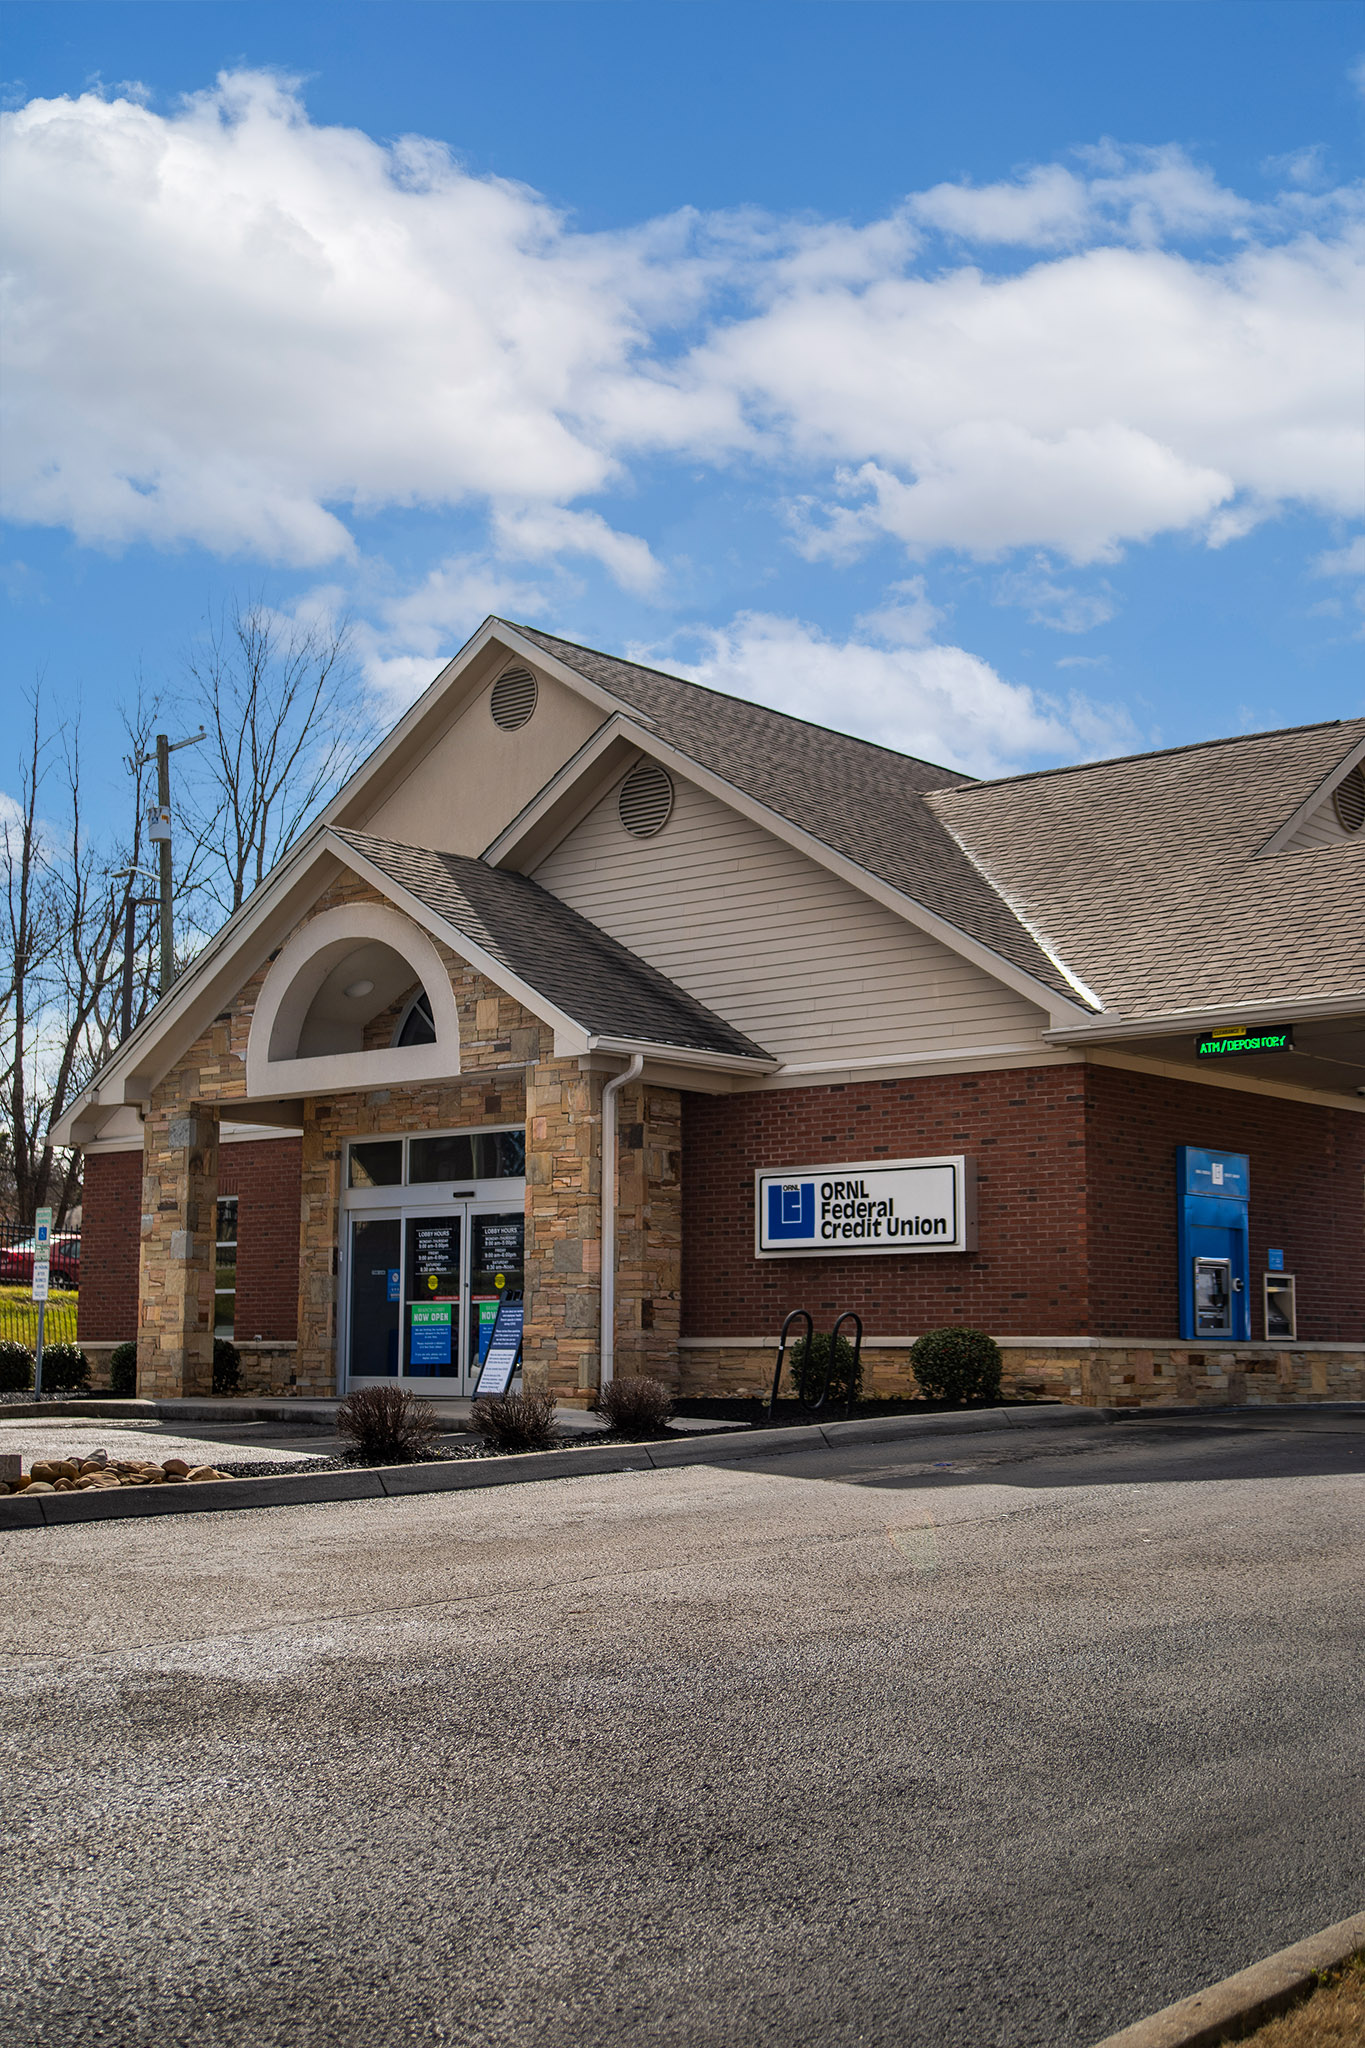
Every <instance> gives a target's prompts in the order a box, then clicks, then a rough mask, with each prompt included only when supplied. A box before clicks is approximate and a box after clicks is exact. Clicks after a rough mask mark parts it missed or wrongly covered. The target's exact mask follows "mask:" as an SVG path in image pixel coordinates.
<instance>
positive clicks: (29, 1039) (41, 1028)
mask: <svg viewBox="0 0 1365 2048" xmlns="http://www.w3.org/2000/svg"><path fill="white" fill-rule="evenodd" d="M187 667H188V671H189V676H190V679H191V682H192V684H193V689H194V695H195V698H196V699H197V704H196V707H195V708H197V709H202V712H203V714H204V722H205V725H206V726H207V728H208V733H209V746H206V747H205V748H204V749H203V750H202V753H203V754H205V755H207V756H208V758H207V759H204V760H202V761H200V760H194V761H193V763H192V764H191V760H190V758H189V757H186V756H182V757H181V759H182V760H183V761H184V762H185V773H184V784H183V787H184V788H185V790H186V792H187V794H186V796H185V797H184V798H183V799H182V800H180V801H177V802H175V804H174V812H175V817H176V834H175V856H176V857H175V916H176V932H175V955H176V961H177V965H178V966H179V967H181V968H183V967H184V966H186V965H188V963H189V961H190V960H191V959H192V958H193V956H194V954H195V952H196V951H197V950H198V948H199V946H200V945H201V944H202V943H203V941H204V939H205V938H206V937H208V936H209V935H210V934H211V933H212V932H213V931H214V930H216V928H217V926H218V925H219V924H220V923H221V921H222V919H223V917H224V916H225V915H229V914H230V913H231V912H232V911H234V910H236V909H237V908H238V907H239V906H240V905H241V903H242V901H243V899H244V898H245V897H246V896H247V895H248V894H249V893H250V891H251V890H252V889H254V888H255V887H256V886H257V885H258V884H259V883H260V882H261V881H262V880H263V879H264V877H265V875H266V874H267V873H268V872H269V870H270V869H271V868H272V867H273V866H274V864H275V862H276V861H277V860H278V859H279V857H280V855H281V854H282V853H283V852H284V851H285V849H286V847H287V846H288V845H289V843H290V841H291V840H292V839H294V838H295V837H296V836H297V834H298V832H299V830H300V829H301V827H302V826H303V825H304V824H305V823H306V821H307V819H308V818H309V817H310V816H311V815H312V813H313V812H314V811H315V810H317V809H318V807H319V806H320V805H321V804H322V803H323V802H324V801H325V800H326V799H327V798H328V797H330V796H331V795H332V794H333V792H334V791H335V790H336V789H337V788H338V787H339V786H340V784H341V783H342V782H343V781H344V780H345V778H346V776H347V775H348V774H349V773H350V771H351V769H352V767H353V766H354V764H355V761H356V759H357V757H358V754H359V752H360V744H359V735H360V734H361V732H362V730H363V721H362V717H361V705H360V699H359V692H358V690H357V687H356V682H355V677H354V674H353V671H352V667H351V662H350V658H349V649H348V644H347V633H346V629H345V627H344V626H342V627H340V628H336V629H331V628H326V629H325V628H322V627H306V626H299V625H295V624H291V623H290V622H288V621H287V620H286V621H281V620H280V619H278V618H277V617H276V616H275V614H273V613H272V612H270V611H269V610H268V609H267V608H266V607H265V606H264V605H263V604H262V603H260V602H259V601H258V602H253V603H250V604H248V605H246V606H245V607H243V606H241V605H238V606H234V607H233V608H232V609H231V610H230V611H229V612H228V613H227V614H226V615H225V616H224V617H223V618H222V619H221V620H220V621H219V623H218V626H217V628H216V629H214V630H211V631H210V633H209V634H208V636H207V637H206V640H205V642H204V643H203V645H202V646H201V647H200V648H199V649H197V650H196V652H195V653H194V654H193V655H192V656H191V657H190V658H189V659H188V661H187ZM29 702H30V712H31V716H30V718H29V720H28V721H27V724H26V737H25V742H24V745H25V754H24V759H23V762H22V764H21V768H20V783H19V794H18V797H17V798H15V799H6V798H3V797H0V1103H3V1123H4V1125H5V1126H6V1128H5V1129H4V1130H3V1131H0V1204H3V1205H4V1206H6V1207H8V1208H9V1209H10V1210H11V1211H12V1212H13V1214H14V1216H15V1217H16V1218H17V1219H18V1220H19V1221H21V1222H24V1223H31V1222H32V1220H33V1212H34V1210H35V1208H37V1207H39V1206H40V1205H42V1204H44V1203H47V1202H51V1204H52V1205H53V1207H54V1209H56V1210H57V1211H58V1214H59V1220H60V1219H61V1218H64V1217H65V1215H66V1214H67V1213H69V1211H70V1209H71V1208H72V1206H74V1203H75V1202H76V1201H77V1200H78V1199H79V1192H80V1180H79V1155H78V1154H75V1153H72V1152H69V1151H65V1150H63V1149H62V1148H61V1147H58V1146H55V1145H54V1144H53V1141H52V1135H51V1133H52V1126H53V1124H54V1123H55V1121H56V1119H57V1118H58V1117H59V1116H60V1115H61V1114H62V1112H63V1111H64V1110H65V1109H66V1108H67V1107H68V1105H69V1104H70V1103H71V1101H72V1100H73V1099H74V1097H75V1096H76V1095H77V1094H78V1093H79V1091H80V1090H81V1088H83V1087H84V1086H85V1084H86V1082H87V1081H88V1080H89V1079H90V1077H91V1076H92V1074H94V1073H96V1072H97V1071H98V1070H99V1068H100V1067H101V1066H103V1064H104V1063H105V1061H106V1060H107V1059H108V1058H109V1055H110V1053H111V1052H112V1051H113V1049H114V1048H115V1046H116V1045H117V1044H118V1042H119V1039H120V1037H121V1035H122V1007H123V1005H122V998H123V984H124V975H125V936H126V931H127V927H126V919H127V917H128V914H129V910H130V908H131V910H132V913H133V924H132V941H133V943H132V948H131V963H130V964H131V1004H130V1010H131V1017H130V1021H131V1023H132V1025H133V1027H134V1028H135V1027H136V1026H137V1024H138V1023H140V1022H141V1020H142V1018H143V1017H144V1016H145V1015H146V1014H147V1012H148V1011H149V1010H150V1009H151V1008H152V1006H153V1005H154V1003H155V1002H156V1000H157V995H156V991H157V987H158V969H157V954H158V950H159V949H158V946H157V939H158V937H159V934H158V932H157V912H156V909H155V907H154V906H145V905H141V904H140V902H139V899H140V898H141V897H142V896H143V895H144V894H145V893H146V890H147V884H146V881H145V880H144V879H143V877H142V876H140V875H139V874H138V872H137V871H138V870H139V869H142V868H143V867H144V864H147V863H149V857H150V850H149V848H148V846H147V844H146V840H145V837H144V829H145V828H144V820H145V815H146V807H147V803H148V801H149V800H150V797H151V794H152V788H153V783H152V779H151V760H152V757H153V755H154V740H155V728H156V727H157V726H158V725H159V724H160V723H161V706H160V705H159V704H158V702H157V700H156V699H155V698H151V699H149V698H148V697H147V696H146V695H145V694H144V693H143V691H142V690H141V689H140V688H139V691H138V694H137V699H136V702H135V704H134V705H133V706H132V707H131V708H130V709H129V710H127V711H125V713H124V727H125V731H126V732H127V735H128V741H129V751H128V755H127V759H126V761H125V767H126V769H127V771H128V775H129V777H130V782H131V789H130V791H129V797H130V799H131V802H130V810H131V831H130V832H129V833H127V834H126V835H125V834H122V833H113V834H109V835H106V836H104V837H103V838H102V839H96V838H95V837H93V836H92V835H91V834H90V833H89V832H88V831H87V827H86V819H85V809H86V806H85V792H84V787H83V782H82V769H81V751H80V728H79V722H78V721H77V720H68V719H63V718H60V717H51V716H50V715H49V710H48V704H47V700H46V698H45V697H44V695H43V693H42V691H41V690H40V689H39V688H36V687H35V689H34V691H33V693H32V695H31V698H30V700H29ZM182 715H183V714H182ZM198 751H200V750H196V752H198ZM126 815H128V813H125V816H126Z"/></svg>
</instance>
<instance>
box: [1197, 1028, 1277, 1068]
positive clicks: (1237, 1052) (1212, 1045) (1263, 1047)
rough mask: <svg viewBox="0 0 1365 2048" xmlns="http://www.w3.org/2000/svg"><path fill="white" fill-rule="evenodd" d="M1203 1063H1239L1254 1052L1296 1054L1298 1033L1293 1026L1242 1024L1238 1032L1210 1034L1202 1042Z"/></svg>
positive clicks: (1199, 1044)
mask: <svg viewBox="0 0 1365 2048" xmlns="http://www.w3.org/2000/svg"><path fill="white" fill-rule="evenodd" d="M1196 1050H1197V1052H1198V1054H1199V1057H1200V1059H1201V1060H1235V1059H1240V1058H1241V1057H1242V1055H1243V1054H1244V1053H1250V1052H1292V1051H1293V1050H1294V1030H1293V1026H1292V1025H1289V1024H1242V1025H1239V1026H1238V1027H1237V1029H1236V1030H1235V1031H1208V1032H1205V1034H1204V1036H1203V1037H1202V1038H1201V1039H1199V1040H1198V1042H1197V1045H1196Z"/></svg>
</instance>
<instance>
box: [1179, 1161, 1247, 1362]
mask: <svg viewBox="0 0 1365 2048" xmlns="http://www.w3.org/2000/svg"><path fill="white" fill-rule="evenodd" d="M1175 1156H1176V1170H1177V1176H1178V1184H1179V1202H1180V1208H1179V1215H1178V1218H1177V1227H1176V1237H1177V1241H1178V1244H1179V1255H1180V1334H1181V1336H1182V1337H1184V1338H1186V1339H1187V1340H1191V1341H1195V1340H1197V1341H1199V1342H1203V1341H1204V1340H1205V1339H1206V1338H1212V1339H1214V1340H1215V1341H1216V1340H1217V1339H1218V1338H1220V1337H1221V1338H1223V1339H1225V1340H1231V1341H1232V1342H1233V1343H1238V1342H1240V1343H1243V1344H1245V1343H1249V1342H1250V1339H1251V1252H1250V1245H1249V1243H1248V1233H1247V1210H1248V1206H1249V1204H1250V1200H1251V1161H1250V1160H1249V1159H1248V1158H1247V1155H1246V1153H1245V1152H1207V1151H1205V1150H1204V1149H1203V1147H1202V1146H1199V1145H1178V1146H1177V1147H1176V1155H1175Z"/></svg>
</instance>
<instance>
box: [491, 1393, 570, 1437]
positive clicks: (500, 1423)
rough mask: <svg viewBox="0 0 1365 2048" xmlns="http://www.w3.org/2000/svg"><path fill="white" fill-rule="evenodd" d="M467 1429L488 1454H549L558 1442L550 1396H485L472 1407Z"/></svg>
mask: <svg viewBox="0 0 1365 2048" xmlns="http://www.w3.org/2000/svg"><path fill="white" fill-rule="evenodd" d="M469 1426H470V1428H471V1429H472V1430H473V1431H474V1433H475V1435H476V1436H480V1437H482V1438H483V1441H484V1445H485V1447H486V1448H487V1449H488V1450H490V1451H552V1450H553V1449H554V1447H555V1445H556V1444H557V1443H558V1441H559V1431H558V1430H557V1428H556V1427H555V1397H554V1395H553V1394H550V1393H531V1394H494V1395H488V1396H485V1397H484V1399H483V1400H481V1401H476V1402H475V1403H474V1406H473V1408H472V1409H471V1411H470V1416H469Z"/></svg>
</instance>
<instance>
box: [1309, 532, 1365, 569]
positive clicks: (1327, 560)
mask: <svg viewBox="0 0 1365 2048" xmlns="http://www.w3.org/2000/svg"><path fill="white" fill-rule="evenodd" d="M1313 571H1314V574H1315V575H1318V576H1365V533H1358V534H1357V535H1356V537H1355V539H1354V540H1350V541H1348V542H1347V543H1346V546H1345V547H1344V548H1329V550H1328V551H1327V553H1326V554H1325V555H1319V556H1318V558H1317V560H1316V561H1315V562H1314V564H1313Z"/></svg>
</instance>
